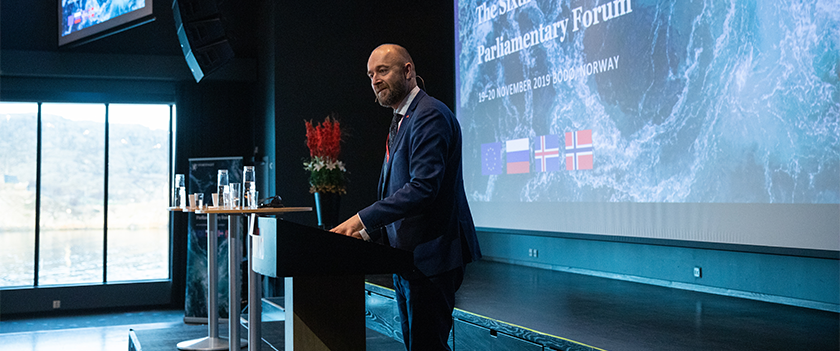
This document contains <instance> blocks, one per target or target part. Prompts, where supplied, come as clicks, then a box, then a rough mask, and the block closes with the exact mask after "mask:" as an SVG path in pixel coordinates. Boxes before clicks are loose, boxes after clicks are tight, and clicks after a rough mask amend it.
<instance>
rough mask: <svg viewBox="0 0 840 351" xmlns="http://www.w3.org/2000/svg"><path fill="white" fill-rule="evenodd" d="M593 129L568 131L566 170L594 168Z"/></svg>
mask: <svg viewBox="0 0 840 351" xmlns="http://www.w3.org/2000/svg"><path fill="white" fill-rule="evenodd" d="M592 150H593V148H592V129H587V130H579V131H576V132H566V170H569V171H573V170H578V169H592Z"/></svg>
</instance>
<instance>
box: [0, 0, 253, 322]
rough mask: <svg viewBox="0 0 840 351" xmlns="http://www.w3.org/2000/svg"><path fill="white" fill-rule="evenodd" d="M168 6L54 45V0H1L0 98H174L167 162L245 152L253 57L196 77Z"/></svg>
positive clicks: (178, 273)
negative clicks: (147, 18)
mask: <svg viewBox="0 0 840 351" xmlns="http://www.w3.org/2000/svg"><path fill="white" fill-rule="evenodd" d="M171 6H172V2H171V1H166V0H163V1H155V4H154V12H155V16H156V20H155V21H153V22H151V23H147V24H144V25H141V26H139V27H135V28H132V29H129V30H126V31H123V32H120V33H117V34H114V35H111V36H109V37H105V38H102V39H99V40H96V41H93V42H90V43H86V44H84V45H81V46H78V47H72V48H68V47H62V48H59V47H58V39H57V35H58V34H57V28H58V24H57V15H56V2H55V1H35V2H32V1H25V0H3V1H2V2H0V100H4V101H67V102H131V103H175V104H176V106H177V129H176V134H175V140H176V145H175V155H174V164H175V172H177V173H187V172H188V169H187V167H188V159H189V158H193V157H213V156H242V157H244V158H245V160H246V161H248V160H250V159H251V156H252V154H253V147H254V145H255V143H256V141H255V140H257V139H258V138H259V137H260V136H261V134H259V133H261V132H258V130H257V128H254V120H255V118H256V114H255V113H256V112H255V111H256V110H255V108H254V105H255V104H254V103H255V98H254V97H255V95H256V94H255V93H256V89H257V87H256V85H255V83H254V82H255V80H256V79H255V77H256V75H255V71H254V66H255V64H254V60H253V57H249V56H248V55H251V56H253V55H252V54H250V53H249V51H245V55H239V54H240V53H239V52H237V55H239V56H238V57H237V58H236V59H235V61H234V62H231V63H230V64H229V65H228V66H226V67H225V68H223V69H221V70H219V71H218V72H215V73H213V74H211V75H209V76H208V77H206V78H205V79H204V80H203V81H202V82H201V83H196V82H195V81H194V80H192V75H191V74H190V72H189V68H188V66H187V64H186V62H185V60H184V57H183V55H182V53H181V50H180V45H179V42H178V38H177V36H176V32H175V24H174V20H173V18H172V10H171ZM249 34H250V35H256V33H249ZM260 120H262V117H261V118H260ZM173 218H174V222H173V224H174V225H173V231H172V236H173V246H172V256H173V257H172V260H173V262H172V269H173V272H172V291H171V298H172V306H183V299H184V280H185V275H186V274H185V268H184V267H185V265H186V264H185V262H186V235H185V233H186V224H187V221H186V217H185V216H181V215H173ZM5 295H6V294H4V296H5ZM9 296H10V297H11V296H12V295H9ZM132 296H134V297H135V299H136V300H137V301H136V304H137V305H143V304H148V302H144V300H143V296H142V294H134V295H132ZM87 298H88V299H90V300H91V304H87V305H84V304H80V306H82V305H84V306H88V307H87V308H90V307H91V306H94V307H95V306H98V307H113V306H117V305H121V306H125V305H131V302H130V301H116V300H115V299H113V298H111V297H109V296H107V294H105V295H102V296H88V297H87ZM27 301H28V300H27ZM32 303H33V304H37V302H35V301H33V302H32ZM32 310H36V309H35V308H29V309H27V308H23V309H21V311H32Z"/></svg>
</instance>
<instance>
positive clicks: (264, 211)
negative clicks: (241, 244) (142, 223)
mask: <svg viewBox="0 0 840 351" xmlns="http://www.w3.org/2000/svg"><path fill="white" fill-rule="evenodd" d="M167 210H168V211H172V212H195V213H207V214H209V213H213V214H252V213H256V214H261V215H276V214H283V213H291V212H310V211H312V207H270V208H268V207H266V208H245V207H237V208H222V207H214V206H210V207H205V208H201V209H200V208H197V207H187V208H186V209H182V208H180V207H168V208H167Z"/></svg>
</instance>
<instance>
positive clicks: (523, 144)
mask: <svg viewBox="0 0 840 351" xmlns="http://www.w3.org/2000/svg"><path fill="white" fill-rule="evenodd" d="M528 144H530V143H529V141H528V138H523V139H514V140H508V141H506V142H505V152H506V154H507V174H516V173H528V172H530V171H531V150H530V149H529V148H528V146H529V145H528Z"/></svg>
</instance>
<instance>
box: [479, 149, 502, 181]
mask: <svg viewBox="0 0 840 351" xmlns="http://www.w3.org/2000/svg"><path fill="white" fill-rule="evenodd" d="M481 174H483V175H493V174H502V143H489V144H481Z"/></svg>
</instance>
